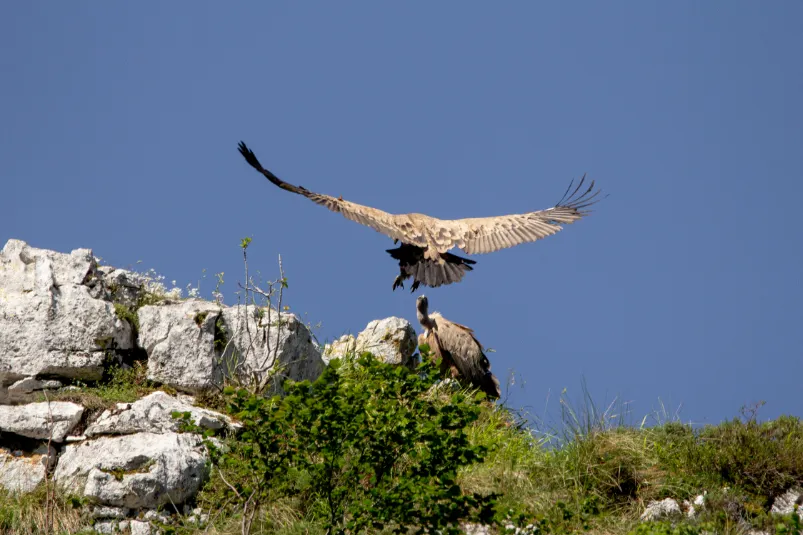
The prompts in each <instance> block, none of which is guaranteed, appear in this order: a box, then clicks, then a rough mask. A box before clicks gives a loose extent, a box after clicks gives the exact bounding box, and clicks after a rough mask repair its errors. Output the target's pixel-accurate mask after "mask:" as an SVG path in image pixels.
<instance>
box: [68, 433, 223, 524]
mask: <svg viewBox="0 0 803 535" xmlns="http://www.w3.org/2000/svg"><path fill="white" fill-rule="evenodd" d="M207 461H208V456H207V453H206V450H205V448H204V447H203V445H202V440H201V438H200V437H199V436H197V435H192V434H177V433H165V434H157V433H137V434H134V435H124V436H119V437H101V438H96V439H93V440H87V441H85V442H82V443H79V444H72V445H68V446H66V447H65V449H64V452H63V453H62V454H61V457H60V458H59V462H58V465H57V466H56V471H55V473H54V474H53V479H54V480H55V481H56V482H57V483H58V484H59V485H61V486H62V487H64V488H65V489H67V490H68V491H69V492H74V493H76V494H79V495H83V496H86V497H88V498H89V499H91V500H93V501H94V502H96V503H98V504H102V505H110V506H113V507H125V508H129V509H140V508H148V509H155V508H156V507H158V506H160V505H164V504H168V503H170V504H175V505H179V504H182V503H184V501H185V500H187V499H188V498H190V497H191V496H194V495H195V493H196V492H198V490H199V489H200V488H201V484H202V483H203V481H204V478H205V476H206V472H207Z"/></svg>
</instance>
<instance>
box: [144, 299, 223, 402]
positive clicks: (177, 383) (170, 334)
mask: <svg viewBox="0 0 803 535" xmlns="http://www.w3.org/2000/svg"><path fill="white" fill-rule="evenodd" d="M220 314H221V310H220V307H219V306H218V305H216V304H214V303H210V302H207V301H202V300H200V299H190V300H187V301H183V302H181V303H175V304H167V305H152V306H145V307H142V308H141V309H139V346H140V347H142V348H143V349H145V351H146V352H147V353H148V379H150V380H151V381H156V382H159V383H162V384H166V385H170V386H172V387H174V388H178V389H181V390H185V391H189V392H200V391H203V390H207V389H209V388H211V387H213V386H215V385H219V384H221V383H222V378H223V374H222V368H221V366H220V358H219V354H220V348H216V347H215V332H216V323H217V320H218V318H219V317H220ZM218 331H219V328H218ZM218 336H220V333H218Z"/></svg>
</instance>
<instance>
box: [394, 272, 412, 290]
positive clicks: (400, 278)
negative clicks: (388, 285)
mask: <svg viewBox="0 0 803 535" xmlns="http://www.w3.org/2000/svg"><path fill="white" fill-rule="evenodd" d="M409 278H410V275H409V274H408V273H407V272H406V271H404V268H403V267H400V268H399V274H398V275H397V276H396V278H395V279H394V280H393V291H394V292H395V291H396V288H401V289H404V280H405V279H409Z"/></svg>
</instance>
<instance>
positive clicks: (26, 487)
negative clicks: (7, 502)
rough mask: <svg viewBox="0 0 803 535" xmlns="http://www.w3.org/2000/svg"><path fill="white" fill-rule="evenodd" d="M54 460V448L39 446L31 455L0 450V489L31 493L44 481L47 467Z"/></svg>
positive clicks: (44, 445) (4, 449)
mask: <svg viewBox="0 0 803 535" xmlns="http://www.w3.org/2000/svg"><path fill="white" fill-rule="evenodd" d="M55 458H56V450H55V448H52V447H51V449H50V454H49V455H48V448H47V445H46V444H43V445H41V446H40V447H39V448H37V449H36V450H34V451H33V452H32V453H27V454H26V453H23V452H21V451H14V452H12V451H11V450H8V449H6V448H0V487H2V488H4V489H6V490H8V491H9V492H22V493H25V492H31V491H32V490H33V489H35V488H36V486H37V485H38V484H39V483H40V482H42V481H44V479H45V476H46V475H47V470H48V465H49V464H52V462H53V460H55Z"/></svg>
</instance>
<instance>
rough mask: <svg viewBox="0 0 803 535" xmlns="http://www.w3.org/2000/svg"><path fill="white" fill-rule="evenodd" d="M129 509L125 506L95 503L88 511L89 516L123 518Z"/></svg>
mask: <svg viewBox="0 0 803 535" xmlns="http://www.w3.org/2000/svg"><path fill="white" fill-rule="evenodd" d="M129 512H130V509H127V508H125V507H109V506H107V505H96V506H95V507H93V508H92V510H91V511H90V512H89V516H90V518H105V519H108V518H115V519H118V520H120V519H123V518H126V517H127V516H128V513H129Z"/></svg>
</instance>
